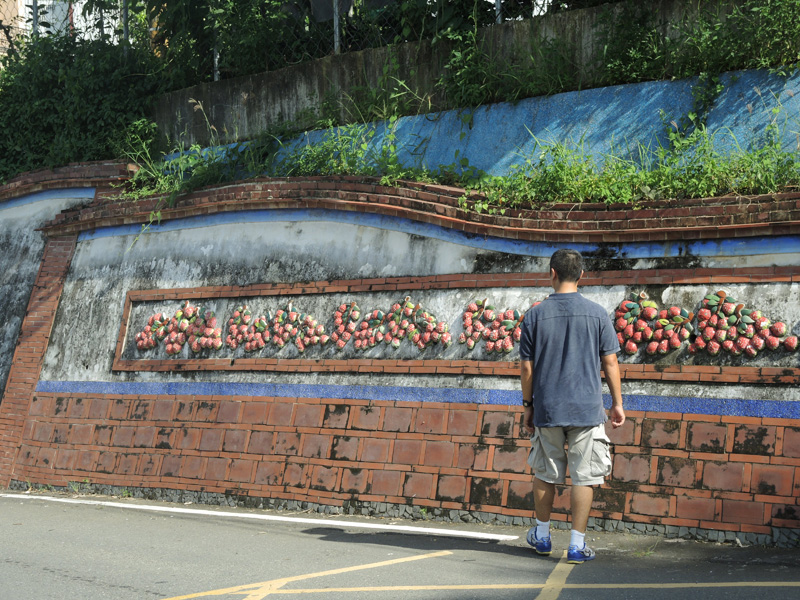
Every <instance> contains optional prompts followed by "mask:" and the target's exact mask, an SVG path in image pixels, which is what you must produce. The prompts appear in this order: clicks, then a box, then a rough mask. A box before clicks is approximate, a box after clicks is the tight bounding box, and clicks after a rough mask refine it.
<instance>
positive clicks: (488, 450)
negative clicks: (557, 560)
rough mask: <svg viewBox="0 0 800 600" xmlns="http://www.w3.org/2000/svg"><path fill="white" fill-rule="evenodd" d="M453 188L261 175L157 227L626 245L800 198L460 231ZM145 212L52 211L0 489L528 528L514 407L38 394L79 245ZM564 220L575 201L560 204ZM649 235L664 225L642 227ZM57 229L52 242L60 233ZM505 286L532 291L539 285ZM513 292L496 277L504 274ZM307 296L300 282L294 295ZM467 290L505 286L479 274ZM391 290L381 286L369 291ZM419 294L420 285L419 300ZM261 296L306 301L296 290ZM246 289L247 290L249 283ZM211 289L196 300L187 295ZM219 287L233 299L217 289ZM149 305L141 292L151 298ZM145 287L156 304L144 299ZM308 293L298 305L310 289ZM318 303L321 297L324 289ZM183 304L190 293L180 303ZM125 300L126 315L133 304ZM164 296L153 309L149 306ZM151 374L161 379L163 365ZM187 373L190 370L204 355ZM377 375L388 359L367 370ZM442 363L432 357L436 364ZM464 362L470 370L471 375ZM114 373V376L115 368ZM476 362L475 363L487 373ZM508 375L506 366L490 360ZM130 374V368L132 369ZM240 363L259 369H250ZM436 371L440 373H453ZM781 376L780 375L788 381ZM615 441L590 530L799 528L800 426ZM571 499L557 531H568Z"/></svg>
mask: <svg viewBox="0 0 800 600" xmlns="http://www.w3.org/2000/svg"><path fill="white" fill-rule="evenodd" d="M458 194H459V193H458V191H454V190H450V189H448V188H442V187H437V186H410V187H409V188H391V189H390V188H382V187H381V186H379V185H377V184H376V183H375V182H366V183H364V182H358V181H355V180H350V179H339V180H319V179H315V180H309V181H303V182H286V181H277V182H276V181H269V182H254V183H249V184H246V185H244V184H243V185H235V186H228V187H226V188H222V189H219V190H211V191H208V190H206V191H203V192H200V193H198V194H194V195H193V196H190V197H188V198H186V199H184V200H182V201H181V202H180V203H179V205H178V206H177V207H176V208H175V209H174V210H172V211H167V212H166V213H165V215H164V218H178V217H183V216H191V215H194V214H204V213H208V212H216V211H221V210H238V209H242V208H247V209H252V208H283V207H289V206H291V207H295V206H304V207H309V206H319V207H327V208H337V209H344V210H355V211H365V212H379V213H382V214H391V215H396V216H406V217H409V218H415V219H417V220H421V221H425V222H431V223H436V224H443V225H447V226H451V227H455V228H458V229H463V230H465V231H468V232H472V233H478V234H491V235H498V236H500V237H506V238H514V239H528V240H539V239H541V240H547V241H552V242H564V241H574V240H580V241H598V240H602V241H638V240H667V239H703V238H720V237H726V236H728V237H736V236H744V235H777V234H787V233H797V232H798V231H800V200H798V198H800V196H798V195H797V194H795V195H780V196H775V197H761V198H750V199H739V198H728V199H717V200H710V201H706V202H705V203H703V202H699V201H698V202H690V203H686V204H685V205H682V206H681V207H675V206H671V205H670V204H668V203H653V205H652V206H649V207H646V209H645V210H643V211H630V210H629V209H628V208H627V207H613V206H611V207H609V206H604V205H603V206H595V205H590V206H582V207H579V208H580V210H576V211H573V212H572V213H570V214H569V219H567V218H566V215H567V213H568V211H569V210H571V208H570V207H561V206H554V207H551V208H552V210H548V211H541V212H538V213H515V214H513V215H511V216H507V217H481V218H480V222H477V223H472V222H468V221H467V220H466V215H465V214H464V213H463V212H461V211H460V209H459V208H458V203H457V196H458ZM152 204H153V203H152V202H151V203H150V204H148V203H146V202H145V203H142V204H140V205H136V206H131V205H126V204H123V203H114V202H109V200H108V199H107V198H104V197H103V196H102V195H100V196H99V197H98V199H97V200H96V202H95V203H94V205H93V206H91V207H88V208H85V209H83V210H79V211H72V212H70V213H66V214H63V215H61V216H60V217H59V218H58V219H56V221H55V222H54V223H53V224H52V225H51V226H50V228H49V230H48V233H49V235H50V236H51V239H50V241H49V242H48V245H47V249H46V252H45V256H44V259H43V262H42V267H41V270H40V273H39V279H38V280H37V283H36V287H35V290H34V294H33V295H32V297H31V303H30V306H29V312H28V317H26V319H25V325H24V327H23V331H22V332H21V336H20V344H19V346H18V348H17V351H16V354H15V360H14V365H13V368H12V371H11V374H10V376H9V381H8V386H7V388H6V391H5V397H4V401H3V402H2V404H0V485H8V484H9V483H10V482H11V481H12V480H15V481H30V482H31V483H36V484H52V485H65V484H66V483H68V482H70V481H83V480H84V479H88V480H90V481H91V482H92V483H98V484H110V485H119V486H129V487H136V486H141V487H156V488H170V489H187V490H204V491H210V492H222V493H235V494H241V495H248V496H256V497H262V496H270V497H276V498H290V499H300V500H308V501H313V502H319V503H323V504H325V503H329V504H341V503H342V502H344V501H345V500H348V499H351V498H354V497H355V498H358V499H360V500H363V501H376V502H392V503H402V504H405V503H406V502H408V501H411V502H413V503H414V504H417V505H420V506H427V507H442V508H458V509H479V510H483V511H487V512H496V513H500V512H502V513H503V514H507V515H518V516H530V515H531V506H532V498H531V490H532V483H531V475H530V474H529V472H528V468H527V466H526V464H525V458H526V455H527V448H528V442H527V440H526V439H525V438H524V437H521V435H520V417H521V412H520V410H521V409H520V408H518V407H498V406H485V405H470V404H433V403H418V402H386V401H373V402H369V401H357V400H347V401H344V400H342V401H336V400H330V399H326V400H323V399H318V398H296V399H294V398H293V399H284V398H262V397H231V398H228V397H224V398H223V397H214V396H208V397H205V396H187V397H182V396H177V397H176V396H163V397H161V396H152V397H151V396H109V395H88V394H67V395H59V394H46V393H36V392H35V388H36V384H37V381H38V376H39V371H40V368H41V363H42V359H43V356H44V352H45V350H46V347H47V339H48V334H49V331H50V327H51V326H52V322H53V316H54V314H55V309H56V307H57V303H58V298H59V296H60V292H61V287H62V283H63V277H64V275H65V273H66V271H67V269H68V267H69V263H70V259H71V256H72V251H73V249H74V244H75V238H74V235H75V234H76V233H77V232H79V231H82V230H86V229H91V228H94V227H98V226H104V225H115V224H121V223H130V222H141V221H142V220H143V219H146V214H147V212H148V211H149V210H150V209H151V208H152ZM572 208H574V207H572ZM654 224H657V225H658V226H655V225H654ZM64 234H69V235H68V236H65V237H58V236H59V235H64ZM798 277H800V275H798V273H797V270H796V268H788V269H787V268H771V267H770V268H763V269H761V268H759V269H749V268H742V269H727V270H715V269H687V270H669V271H665V270H661V271H626V272H605V273H596V274H593V275H592V278H591V279H590V280H588V281H586V282H584V283H585V284H586V285H611V284H615V285H616V284H625V285H635V284H637V283H641V284H647V283H651V284H654V283H659V284H680V283H686V284H689V283H691V284H697V283H702V282H708V283H709V284H711V283H727V282H739V281H744V282H751V281H798ZM519 282H520V283H518V285H545V283H546V282H544V280H543V279H542V278H541V277H537V276H533V277H532V278H530V279H525V277H520V278H519ZM502 284H503V285H508V276H506V275H504V276H502ZM308 285H309V284H304V286H303V287H304V288H305V289H306V290H307V288H308ZM316 285H330V286H345V287H347V288H348V289H350V290H351V291H356V290H358V289H359V286H361V287H362V288H363V289H364V290H374V289H397V288H398V287H402V288H403V289H422V288H425V287H429V288H435V287H463V286H464V281H458V282H457V283H456V282H455V280H453V278H452V276H448V277H433V278H416V279H414V280H402V281H401V280H399V279H397V278H395V279H386V280H380V281H374V280H368V281H362V280H358V281H357V282H356V281H349V282H322V283H318V284H316ZM472 285H474V287H476V288H477V287H491V286H496V285H498V280H497V277H496V276H475V277H474V281H473V282H472ZM381 286H394V287H391V288H390V287H381ZM412 286H418V287H412ZM276 290H277V287H275V286H273V288H271V290H268V291H272V292H273V293H287V294H288V293H299V292H298V290H297V289H295V287H293V286H288V287H285V288H282V289H281V290H280V291H276ZM239 291H240V292H241V293H245V292H247V293H252V292H253V290H252V289H249V288H242V289H241V290H239ZM210 292H213V293H222V290H212V289H210V288H209V289H203V290H198V291H197V293H199V294H205V293H210ZM225 292H226V293H230V292H231V290H230V289H229V288H228V289H226V290H225ZM148 293H150V292H140V293H139V294H143V295H141V296H140V298H145V296H146V294H148ZM153 293H161V294H163V293H164V292H163V291H159V292H153ZM305 293H309V292H308V291H306V292H305ZM318 293H319V292H318ZM180 296H181V298H183V297H186V294H185V292H181V293H180ZM130 298H131V297H130V296H129V301H130ZM162 298H163V296H162ZM156 362H159V361H151V363H150V366H149V367H147V368H148V369H151V370H165V369H167V370H168V369H170V368H172V367H173V366H174V365H175V364H177V363H176V361H160V362H161V363H163V364H152V363H156ZM197 362H198V363H199V362H200V361H197ZM274 362H275V364H274V365H273V367H274V368H275V369H276V370H311V368H312V366H315V368H323V369H333V370H337V367H340V366H342V365H322V364H319V363H317V362H316V361H309V362H310V363H314V365H312V364H307V365H306V364H301V363H303V361H280V360H276V361H274ZM350 362H351V363H352V364H348V365H346V366H345V367H346V368H347V369H348V370H357V371H362V370H363V371H369V372H374V371H375V370H376V369H378V368H380V369H382V370H384V372H386V369H387V368H390V369H393V370H394V369H408V372H412V370H413V369H416V368H417V367H420V369H418V372H419V373H420V374H421V373H422V372H423V371H424V370H425V369H427V370H430V368H431V367H433V368H434V369H445V370H444V371H442V372H448V373H459V372H462V370H463V369H464V368H465V367H466V365H459V364H452V362H454V361H452V362H451V364H448V365H444V364H441V365H440V364H433V365H431V364H427V363H426V362H425V361H421V364H420V365H400V364H395V365H388V364H377V365H376V364H372V363H370V364H369V365H367V364H361V363H359V362H358V361H350ZM377 362H382V361H377ZM441 362H444V361H441ZM471 364H473V365H474V363H471ZM125 366H126V365H122V364H121V361H118V362H117V367H119V368H123V367H125ZM486 366H488V365H486ZM491 366H492V368H493V369H498V368H499V369H502V370H503V372H502V373H498V374H501V375H506V376H509V377H513V376H514V371H515V369H516V365H515V364H513V363H503V362H496V361H491ZM127 367H131V365H127ZM251 368H264V365H262V364H257V365H253V366H252V367H251ZM448 369H449V370H448ZM796 371H797V369H790V370H788V372H787V370H784V369H781V370H780V372H778V370H776V372H772V371H770V370H769V369H768V368H762V367H727V366H674V367H669V368H665V369H658V368H656V367H655V366H654V365H648V364H644V365H642V364H638V365H625V366H624V369H623V375H624V377H625V378H626V379H659V380H661V381H670V380H679V381H698V382H718V383H726V382H738V383H754V382H758V383H765V384H766V383H769V384H778V385H781V384H792V383H796V382H797V380H798V373H797V372H796ZM787 378H788V379H787ZM628 416H629V421H628V423H627V424H626V426H625V427H624V428H622V429H621V430H618V431H612V432H610V433H611V436H612V439H613V441H614V442H615V444H616V446H615V456H614V470H613V477H612V479H611V481H610V482H609V483H608V484H607V485H606V486H604V487H603V488H602V489H601V490H600V491H599V493H598V494H597V500H596V502H595V511H594V515H595V516H602V517H607V518H611V519H624V520H627V521H635V522H646V523H658V524H672V525H685V526H696V527H707V528H709V529H726V530H733V531H743V532H757V533H769V532H770V527H772V526H775V527H793V528H797V527H800V514H798V512H799V511H800V504H798V497H800V421H798V420H786V419H780V420H776V419H766V418H764V419H762V418H745V417H733V416H730V417H728V416H720V417H715V416H705V415H688V414H667V413H642V412H629V414H628ZM567 506H568V491H563V492H560V493H559V495H558V497H557V503H556V509H557V510H556V516H555V517H554V518H556V519H559V518H560V519H564V518H566V517H565V511H566V508H567Z"/></svg>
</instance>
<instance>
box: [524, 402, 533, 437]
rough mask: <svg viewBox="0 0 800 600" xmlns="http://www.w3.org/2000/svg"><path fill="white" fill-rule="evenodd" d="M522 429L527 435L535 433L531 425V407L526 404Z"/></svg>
mask: <svg viewBox="0 0 800 600" xmlns="http://www.w3.org/2000/svg"><path fill="white" fill-rule="evenodd" d="M522 429H523V431H525V433H527V434H528V435H533V434H534V433H535V429H534V426H533V407H532V406H526V407H525V417H524V418H523V420H522Z"/></svg>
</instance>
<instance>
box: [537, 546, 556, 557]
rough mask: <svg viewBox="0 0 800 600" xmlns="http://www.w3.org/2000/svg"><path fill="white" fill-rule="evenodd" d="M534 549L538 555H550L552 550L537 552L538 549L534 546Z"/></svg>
mask: <svg viewBox="0 0 800 600" xmlns="http://www.w3.org/2000/svg"><path fill="white" fill-rule="evenodd" d="M534 550H535V551H536V554H538V555H539V556H550V555H551V554H552V553H553V551H552V550H550V551H549V552H539V551H538V550H536V548H534Z"/></svg>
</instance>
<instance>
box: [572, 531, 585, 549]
mask: <svg viewBox="0 0 800 600" xmlns="http://www.w3.org/2000/svg"><path fill="white" fill-rule="evenodd" d="M585 537H586V533H585V532H584V533H581V532H580V531H575V530H574V529H571V530H570V532H569V545H570V546H575V547H576V548H577V549H578V550H581V549H582V548H583V547H584V546H585V545H586V541H585V539H584V538H585Z"/></svg>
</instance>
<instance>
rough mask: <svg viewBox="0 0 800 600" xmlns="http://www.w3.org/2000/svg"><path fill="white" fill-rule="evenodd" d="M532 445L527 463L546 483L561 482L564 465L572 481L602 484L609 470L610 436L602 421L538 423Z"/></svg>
mask: <svg viewBox="0 0 800 600" xmlns="http://www.w3.org/2000/svg"><path fill="white" fill-rule="evenodd" d="M565 443H566V444H567V449H565V448H564V444H565ZM531 446H532V448H531V452H530V454H529V455H528V464H529V465H530V466H531V468H532V469H533V472H534V473H535V474H536V477H537V479H541V480H542V481H546V482H547V483H564V480H565V479H566V476H567V465H569V474H570V478H571V479H572V485H601V484H602V483H603V479H604V478H605V477H606V476H607V475H609V474H610V473H611V440H609V439H608V436H607V435H606V428H605V425H603V424H600V425H597V426H595V427H537V428H536V433H534V435H533V437H532V438H531Z"/></svg>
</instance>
